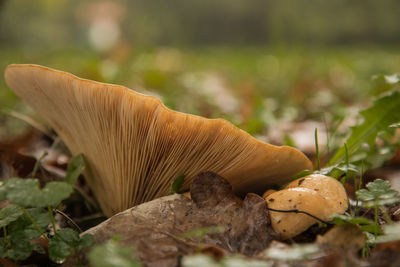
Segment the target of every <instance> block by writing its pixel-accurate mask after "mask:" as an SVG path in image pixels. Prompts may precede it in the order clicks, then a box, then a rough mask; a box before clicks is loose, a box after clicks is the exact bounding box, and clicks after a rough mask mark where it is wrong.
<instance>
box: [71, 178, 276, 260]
mask: <svg viewBox="0 0 400 267" xmlns="http://www.w3.org/2000/svg"><path fill="white" fill-rule="evenodd" d="M191 196H192V199H193V200H191V199H188V198H186V197H184V196H182V195H178V194H175V195H171V196H167V197H163V198H159V199H156V200H153V201H150V202H147V203H144V204H141V205H138V206H135V207H133V208H131V209H128V210H126V211H123V212H121V213H119V214H116V215H115V216H113V217H111V218H110V219H108V220H107V221H105V222H103V223H102V224H100V225H98V226H96V227H94V228H92V229H89V230H88V231H86V232H85V233H90V234H93V235H94V243H95V244H101V243H104V242H105V241H107V240H109V239H110V238H112V237H113V236H115V235H121V236H123V238H122V240H121V245H123V246H134V247H136V250H135V255H136V256H138V257H139V258H140V259H141V261H142V263H144V264H145V265H146V266H176V265H177V264H178V262H179V260H180V258H181V257H182V256H183V255H187V254H190V253H194V252H198V251H199V250H200V251H201V250H204V252H212V254H216V256H217V255H219V254H220V252H221V251H222V252H223V254H225V253H242V254H244V255H247V256H252V255H256V254H258V253H259V252H261V251H262V250H264V249H265V248H266V247H268V245H269V243H270V242H271V241H272V240H274V239H276V238H277V235H276V234H275V233H274V232H273V230H272V228H271V227H270V221H269V217H268V211H267V209H266V208H267V205H266V202H265V200H264V199H262V198H261V197H259V196H258V195H255V194H248V195H247V196H246V198H245V199H244V201H243V202H241V201H239V200H238V199H237V197H236V196H235V195H234V194H233V192H232V187H231V185H230V184H229V183H228V182H227V181H226V180H225V179H223V178H222V177H220V176H219V175H217V174H215V173H212V172H203V173H201V174H199V175H197V176H196V177H195V178H194V180H193V184H192V186H191ZM216 227H219V228H216ZM199 229H202V230H204V229H206V230H205V231H203V233H202V234H196V235H189V237H185V234H186V233H188V232H193V231H194V230H199ZM210 229H214V230H215V229H219V230H218V231H216V230H215V231H214V230H213V231H210ZM199 232H201V231H199ZM199 237H200V238H199ZM210 247H213V249H211V251H210ZM217 257H218V256H217ZM73 265H74V263H73V261H72V259H69V260H68V261H67V263H66V266H73Z"/></svg>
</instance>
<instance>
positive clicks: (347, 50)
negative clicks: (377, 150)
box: [0, 0, 400, 143]
mask: <svg viewBox="0 0 400 267" xmlns="http://www.w3.org/2000/svg"><path fill="white" fill-rule="evenodd" d="M399 10H400V1H396V0H381V1H376V0H363V1H350V0H336V1H323V0H307V1H306V0H280V1H268V0H219V1H215V0H202V1H194V0H169V1H165V0H152V1H145V0H131V1H128V0H126V1H88V0H79V1H78V0H68V1H67V0H34V1H32V0H0V71H1V72H2V73H4V69H5V67H6V66H7V65H8V64H11V63H36V64H42V65H46V66H49V67H53V68H57V69H61V70H65V71H68V72H72V73H74V74H76V75H78V76H81V77H84V78H88V79H94V80H98V81H102V82H108V83H118V84H122V85H125V86H127V87H130V88H132V89H135V90H137V91H140V92H144V93H148V94H153V95H157V96H159V97H160V98H161V99H162V100H163V101H164V103H166V105H167V106H169V107H171V108H173V109H176V110H179V111H184V112H188V113H193V114H198V115H202V116H206V117H211V118H215V117H223V118H226V119H228V120H230V121H231V122H233V123H234V124H236V125H238V126H239V127H241V128H242V129H244V130H246V131H248V132H250V133H251V134H253V135H256V136H257V137H260V138H261V139H263V140H269V141H272V142H275V143H279V142H281V143H282V142H284V143H292V140H291V138H292V137H288V136H286V135H281V136H280V137H281V138H279V137H278V138H274V137H271V136H270V133H271V131H272V130H274V129H277V128H280V127H281V128H282V129H285V127H284V126H282V124H284V123H301V122H307V121H313V122H316V123H323V124H324V125H325V126H326V127H330V128H334V127H335V123H336V122H337V121H341V120H343V118H345V117H346V116H347V115H348V114H351V113H352V112H353V113H354V112H355V111H356V110H358V109H359V108H361V107H363V106H364V105H365V104H366V103H368V102H369V101H370V99H371V98H372V97H373V96H374V95H377V94H379V93H381V92H383V91H385V90H388V89H389V88H391V86H390V85H388V83H387V82H388V81H389V83H390V78H391V77H392V78H393V79H396V76H382V75H392V74H395V73H397V72H399V71H400V47H399V44H400V16H399ZM0 108H1V109H2V110H3V111H6V112H8V111H10V110H13V111H17V112H20V113H23V114H28V115H29V116H35V115H34V113H33V112H32V111H31V110H30V109H29V107H27V106H26V105H24V104H23V103H20V102H19V101H18V100H17V98H16V97H15V96H14V95H13V94H12V92H11V91H10V90H9V89H8V88H7V86H6V84H5V83H4V79H1V82H0ZM312 125H314V124H312ZM317 125H318V124H317ZM25 127H26V124H25V123H24V122H22V121H20V120H18V119H16V118H14V117H10V116H8V115H5V114H4V113H3V114H2V115H0V140H6V139H7V138H9V136H10V135H11V134H13V135H15V134H18V133H21V132H22V131H24V129H25ZM313 127H314V126H313ZM313 127H310V128H312V131H313V130H314V128H313ZM286 130H287V129H286ZM278 135H279V134H278ZM279 139H281V140H279ZM311 139H312V138H311Z"/></svg>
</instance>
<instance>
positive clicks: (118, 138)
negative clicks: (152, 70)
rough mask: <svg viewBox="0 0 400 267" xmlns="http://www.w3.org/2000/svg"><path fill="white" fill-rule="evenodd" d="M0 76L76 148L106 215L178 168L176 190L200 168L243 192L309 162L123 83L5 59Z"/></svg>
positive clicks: (156, 187)
mask: <svg viewBox="0 0 400 267" xmlns="http://www.w3.org/2000/svg"><path fill="white" fill-rule="evenodd" d="M5 80H6V82H7V84H8V86H9V87H10V88H11V89H12V90H13V91H14V92H15V93H16V94H17V95H18V96H19V97H21V98H22V99H23V100H25V101H26V102H27V103H28V104H29V105H31V106H32V107H33V108H34V110H36V111H37V112H38V113H39V115H41V116H42V117H43V118H44V119H46V120H47V122H48V123H49V124H50V126H51V127H53V128H54V130H55V131H56V132H57V133H58V134H59V136H60V137H61V138H62V140H63V141H64V142H65V144H66V145H67V146H68V148H69V149H70V151H71V152H72V154H78V153H83V154H84V157H85V162H86V169H85V178H86V180H87V182H88V184H89V186H90V187H91V188H92V190H93V192H94V194H95V196H96V198H97V200H98V201H99V204H100V206H101V208H102V210H103V212H104V213H105V214H106V215H107V216H111V215H113V214H115V213H117V212H120V211H122V210H125V209H127V208H129V207H132V206H134V205H136V204H139V203H142V202H145V201H149V200H152V199H154V198H157V197H160V196H164V195H167V194H169V191H170V186H171V183H172V181H173V180H174V178H175V177H176V176H177V175H179V174H184V175H185V182H184V185H183V189H187V188H188V187H189V185H190V183H191V180H192V179H193V177H194V176H195V175H196V174H198V173H199V172H201V171H204V170H208V171H213V172H216V173H218V174H220V175H222V176H224V177H226V178H227V180H229V182H230V183H231V184H232V186H233V189H234V190H235V191H236V192H237V193H245V192H251V191H253V192H260V191H262V190H265V189H266V188H267V187H268V186H271V185H282V184H284V183H287V182H288V181H289V180H290V178H291V176H292V175H293V174H295V173H297V172H299V171H301V170H304V169H312V164H311V162H310V160H309V159H308V158H307V157H306V156H305V155H304V154H303V153H301V152H300V151H298V150H296V149H294V148H291V147H286V146H282V147H278V146H273V145H269V144H265V143H262V142H260V141H258V140H257V139H255V138H253V137H251V136H250V135H249V134H248V133H246V132H244V131H242V130H240V129H238V128H236V127H235V126H233V125H232V124H230V123H229V122H227V121H225V120H222V119H205V118H203V117H200V116H195V115H190V114H185V113H181V112H176V111H172V110H170V109H168V108H166V107H165V106H164V105H163V104H162V102H161V101H160V100H159V99H158V98H155V97H153V96H146V95H143V94H140V93H137V92H135V91H133V90H131V89H128V88H126V87H123V86H119V85H112V84H105V83H100V82H95V81H90V80H85V79H81V78H78V77H76V76H74V75H72V74H69V73H66V72H62V71H57V70H53V69H50V68H47V67H42V66H38V65H25V64H22V65H19V64H17V65H10V66H8V68H7V69H6V72H5Z"/></svg>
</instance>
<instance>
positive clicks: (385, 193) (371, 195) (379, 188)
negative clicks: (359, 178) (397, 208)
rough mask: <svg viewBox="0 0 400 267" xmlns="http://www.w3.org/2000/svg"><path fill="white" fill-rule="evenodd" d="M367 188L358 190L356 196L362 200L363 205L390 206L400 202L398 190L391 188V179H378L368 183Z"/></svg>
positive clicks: (370, 206)
mask: <svg viewBox="0 0 400 267" xmlns="http://www.w3.org/2000/svg"><path fill="white" fill-rule="evenodd" d="M366 187H367V189H361V190H358V191H357V192H356V196H357V198H358V199H359V200H361V201H362V206H363V207H366V208H372V207H375V206H376V205H377V206H389V205H394V204H396V203H398V202H400V197H399V196H398V192H397V191H396V190H394V189H391V185H390V182H389V181H384V180H382V179H376V180H375V181H373V182H370V183H368V184H367V186H366Z"/></svg>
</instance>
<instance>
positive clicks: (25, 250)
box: [0, 237, 33, 261]
mask: <svg viewBox="0 0 400 267" xmlns="http://www.w3.org/2000/svg"><path fill="white" fill-rule="evenodd" d="M9 241H10V245H11V246H10V248H9V249H7V250H4V251H3V249H2V251H1V252H2V253H1V255H0V257H2V258H9V259H12V260H14V261H21V260H25V259H27V258H28V257H29V256H30V255H31V254H32V250H33V245H32V244H31V243H30V242H29V241H28V240H27V239H16V238H13V237H11V238H9Z"/></svg>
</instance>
